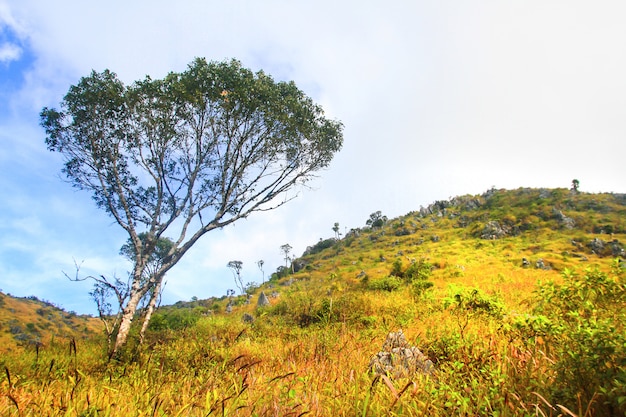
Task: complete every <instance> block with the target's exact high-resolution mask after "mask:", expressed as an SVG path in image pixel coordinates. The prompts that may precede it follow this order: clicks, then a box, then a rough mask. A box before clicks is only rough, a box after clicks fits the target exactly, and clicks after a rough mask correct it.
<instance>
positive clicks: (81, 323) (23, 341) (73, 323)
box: [0, 292, 101, 354]
mask: <svg viewBox="0 0 626 417" xmlns="http://www.w3.org/2000/svg"><path fill="white" fill-rule="evenodd" d="M99 333H101V325H100V320H97V319H94V318H93V317H91V316H83V315H77V314H76V313H73V312H67V311H64V310H63V309H60V308H58V307H57V306H55V305H54V304H52V303H49V302H46V301H42V300H39V299H37V298H36V297H35V296H31V297H27V298H17V297H12V296H10V295H7V294H4V293H2V292H0V353H2V354H7V353H9V352H21V351H22V350H23V349H24V348H25V347H29V346H36V345H38V344H39V345H41V344H45V343H49V342H50V341H51V340H53V339H55V338H56V339H59V338H62V339H72V338H74V339H79V340H80V339H86V338H91V337H93V336H94V335H96V334H99Z"/></svg>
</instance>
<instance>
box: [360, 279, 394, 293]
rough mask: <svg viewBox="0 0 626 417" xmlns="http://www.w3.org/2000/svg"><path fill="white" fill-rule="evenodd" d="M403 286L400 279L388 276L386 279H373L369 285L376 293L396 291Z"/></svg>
mask: <svg viewBox="0 0 626 417" xmlns="http://www.w3.org/2000/svg"><path fill="white" fill-rule="evenodd" d="M401 286H402V280H401V279H400V278H398V277H394V276H388V277H384V278H378V279H372V280H369V281H368V283H367V288H368V289H369V290H375V291H389V292H391V291H395V290H397V289H398V288H400V287H401Z"/></svg>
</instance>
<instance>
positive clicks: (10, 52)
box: [0, 43, 22, 64]
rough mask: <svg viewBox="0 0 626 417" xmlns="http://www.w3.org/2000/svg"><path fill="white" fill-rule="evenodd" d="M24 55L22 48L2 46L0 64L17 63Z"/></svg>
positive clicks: (5, 44) (8, 44) (12, 45)
mask: <svg viewBox="0 0 626 417" xmlns="http://www.w3.org/2000/svg"><path fill="white" fill-rule="evenodd" d="M21 55H22V48H20V47H19V46H18V45H15V44H12V43H4V44H2V45H0V62H3V63H5V64H6V63H9V62H11V61H17V60H18V59H20V56H21Z"/></svg>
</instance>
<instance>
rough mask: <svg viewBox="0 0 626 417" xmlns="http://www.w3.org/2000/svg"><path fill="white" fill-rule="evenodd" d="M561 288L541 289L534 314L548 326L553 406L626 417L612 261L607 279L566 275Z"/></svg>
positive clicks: (621, 326) (623, 312) (618, 278)
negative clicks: (552, 360) (553, 360)
mask: <svg viewBox="0 0 626 417" xmlns="http://www.w3.org/2000/svg"><path fill="white" fill-rule="evenodd" d="M562 275H563V279H564V281H563V283H562V284H555V283H554V282H548V283H546V284H544V285H542V286H540V288H539V290H538V292H537V295H538V299H539V302H538V305H537V308H536V311H537V313H539V314H543V315H545V316H546V317H547V318H548V319H549V320H550V323H551V326H549V327H547V333H548V334H547V337H546V338H547V339H548V343H549V345H550V346H551V352H552V355H553V357H554V359H555V363H554V368H555V371H556V374H557V378H556V379H555V381H554V384H553V385H552V387H551V388H552V401H553V402H554V403H557V404H563V405H564V406H566V407H568V408H570V409H572V410H575V409H577V408H578V409H579V412H584V411H585V409H587V408H589V410H591V411H590V414H591V415H594V416H613V415H624V414H625V413H626V325H625V323H626V309H625V308H624V305H626V280H625V279H624V273H623V271H622V270H621V269H620V268H619V265H618V262H617V261H616V264H615V267H614V268H613V272H612V273H611V274H607V273H604V272H601V271H598V270H589V269H588V270H586V271H585V274H584V275H583V276H579V275H578V274H576V273H574V272H572V271H569V270H565V271H564V272H563V274H562Z"/></svg>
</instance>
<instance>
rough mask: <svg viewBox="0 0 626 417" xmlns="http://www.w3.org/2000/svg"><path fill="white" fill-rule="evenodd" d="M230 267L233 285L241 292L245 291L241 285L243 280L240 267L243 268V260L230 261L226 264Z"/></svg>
mask: <svg viewBox="0 0 626 417" xmlns="http://www.w3.org/2000/svg"><path fill="white" fill-rule="evenodd" d="M226 266H227V267H229V268H230V269H232V270H233V276H234V278H235V285H236V286H237V288H239V289H240V290H241V293H242V294H243V293H245V291H246V289H245V287H244V285H243V281H242V279H241V269H242V268H243V262H241V261H230V262H228V264H227V265H226Z"/></svg>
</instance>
